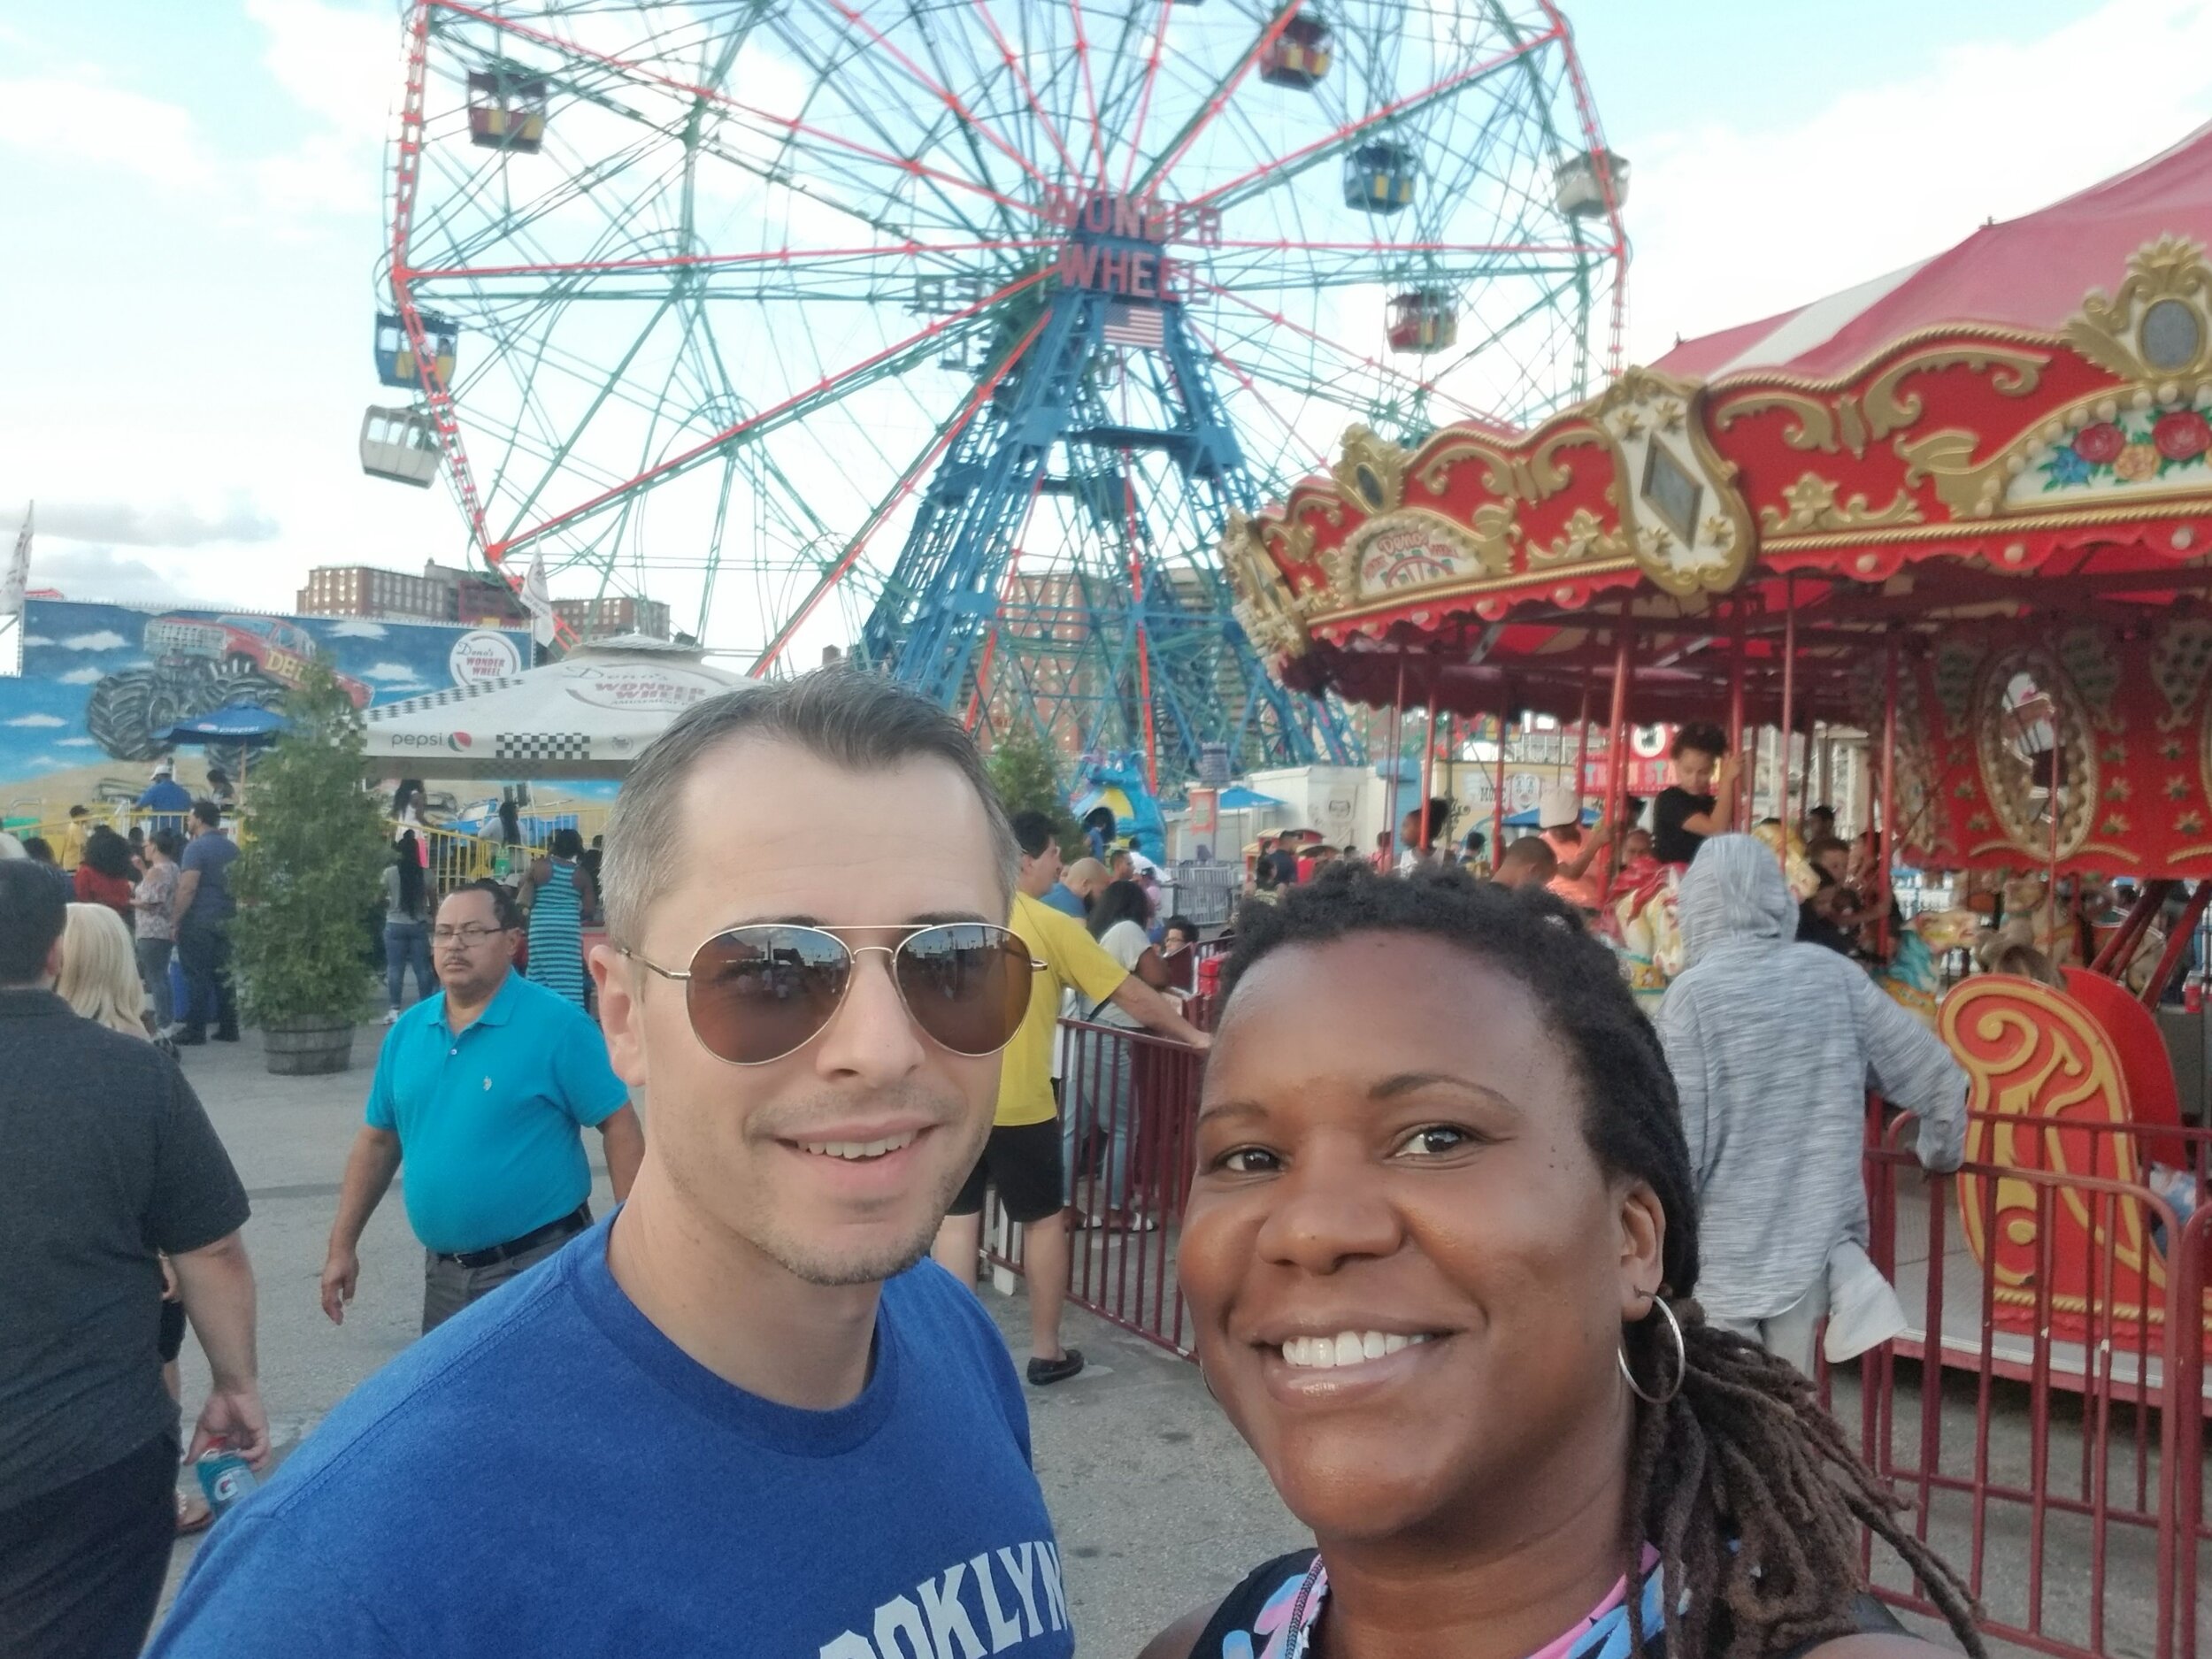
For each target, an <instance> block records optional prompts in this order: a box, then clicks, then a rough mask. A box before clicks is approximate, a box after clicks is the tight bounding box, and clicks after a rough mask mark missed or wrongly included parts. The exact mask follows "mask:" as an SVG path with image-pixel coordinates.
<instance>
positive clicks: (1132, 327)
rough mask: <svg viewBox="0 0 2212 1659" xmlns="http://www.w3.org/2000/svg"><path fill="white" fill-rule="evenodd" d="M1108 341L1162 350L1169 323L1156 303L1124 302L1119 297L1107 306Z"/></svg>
mask: <svg viewBox="0 0 2212 1659" xmlns="http://www.w3.org/2000/svg"><path fill="white" fill-rule="evenodd" d="M1106 343H1107V344H1108V345H1110V346H1135V347H1138V348H1139V349H1141V350H1145V351H1159V350H1163V349H1165V347H1166V345H1167V325H1166V324H1165V323H1164V321H1163V320H1162V319H1161V317H1160V313H1159V311H1158V308H1157V307H1155V306H1151V305H1124V304H1122V303H1120V302H1118V301H1116V302H1115V303H1112V304H1110V305H1109V306H1107V308H1106Z"/></svg>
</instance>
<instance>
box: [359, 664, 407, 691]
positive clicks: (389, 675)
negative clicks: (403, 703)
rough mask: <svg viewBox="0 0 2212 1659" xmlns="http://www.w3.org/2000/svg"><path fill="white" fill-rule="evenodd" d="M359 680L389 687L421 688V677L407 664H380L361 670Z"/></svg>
mask: <svg viewBox="0 0 2212 1659" xmlns="http://www.w3.org/2000/svg"><path fill="white" fill-rule="evenodd" d="M359 678H361V679H363V680H375V681H376V682H377V683H378V684H379V685H382V686H387V687H398V686H419V685H420V684H421V683H422V680H421V677H420V676H419V674H418V673H417V672H415V670H414V669H412V668H411V667H409V666H408V665H407V664H405V663H379V664H376V665H375V666H374V667H373V668H365V669H363V670H361V672H360V675H359Z"/></svg>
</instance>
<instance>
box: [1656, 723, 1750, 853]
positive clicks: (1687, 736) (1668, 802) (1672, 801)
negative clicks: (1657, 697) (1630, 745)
mask: <svg viewBox="0 0 2212 1659" xmlns="http://www.w3.org/2000/svg"><path fill="white" fill-rule="evenodd" d="M1738 769H1739V762H1738V760H1737V758H1736V757H1735V756H1733V755H1732V754H1730V753H1729V752H1728V740H1727V739H1726V738H1725V737H1724V736H1722V735H1721V730H1720V727H1718V726H1684V727H1683V728H1682V729H1681V730H1680V731H1679V732H1678V733H1675V739H1674V781H1673V782H1672V783H1671V784H1669V785H1668V786H1667V787H1665V788H1663V789H1662V790H1661V791H1660V792H1659V798H1658V799H1657V800H1656V801H1655V802H1653V803H1652V807H1651V843H1652V852H1653V854H1654V856H1656V857H1657V858H1658V860H1659V862H1660V863H1661V864H1685V865H1686V864H1689V863H1690V862H1691V860H1693V859H1694V858H1695V857H1696V856H1697V849H1699V848H1701V847H1702V846H1703V845H1705V838H1706V837H1707V836H1708V835H1725V834H1726V833H1728V827H1729V825H1730V824H1731V823H1732V822H1733V821H1734V817H1735V811H1736V787H1735V785H1736V774H1737V771H1738Z"/></svg>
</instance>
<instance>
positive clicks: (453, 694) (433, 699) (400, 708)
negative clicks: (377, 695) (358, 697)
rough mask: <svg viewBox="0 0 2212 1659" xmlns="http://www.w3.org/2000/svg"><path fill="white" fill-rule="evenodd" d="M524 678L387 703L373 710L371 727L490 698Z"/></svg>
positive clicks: (513, 676)
mask: <svg viewBox="0 0 2212 1659" xmlns="http://www.w3.org/2000/svg"><path fill="white" fill-rule="evenodd" d="M521 683H522V677H521V676H520V675H519V674H510V675H508V676H507V678H505V679H504V680H478V681H476V682H475V683H474V684H473V685H468V686H449V687H447V688H446V689H445V690H443V691H427V692H425V693H424V694H423V695H421V696H419V697H409V698H407V699H406V700H405V701H404V702H401V703H384V704H382V705H380V707H377V708H373V709H371V710H369V712H368V721H369V724H370V725H371V726H374V725H376V724H378V723H379V722H380V721H383V720H396V719H398V718H400V717H401V716H402V715H406V714H419V713H421V712H422V711H423V710H426V709H442V708H444V707H445V706H446V704H448V703H465V702H466V701H468V699H469V698H471V697H488V696H489V695H491V694H492V693H493V692H495V691H504V690H506V689H507V687H510V686H519V685H520V684H521Z"/></svg>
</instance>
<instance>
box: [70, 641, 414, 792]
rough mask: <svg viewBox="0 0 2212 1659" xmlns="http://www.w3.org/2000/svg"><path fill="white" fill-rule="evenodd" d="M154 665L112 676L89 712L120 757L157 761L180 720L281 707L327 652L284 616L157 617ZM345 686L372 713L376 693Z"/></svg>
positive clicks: (96, 690) (151, 653) (103, 743)
mask: <svg viewBox="0 0 2212 1659" xmlns="http://www.w3.org/2000/svg"><path fill="white" fill-rule="evenodd" d="M144 643H145V652H146V656H147V657H149V658H150V665H149V666H147V667H143V668H129V669H125V670H123V671H121V672H118V673H111V674H108V675H106V676H104V678H103V679H101V680H99V681H98V682H97V683H96V685H94V687H92V695H91V698H90V700H89V701H88V703H87V704H86V707H85V730H86V731H87V732H88V733H90V734H91V736H92V738H93V739H94V741H96V742H97V743H98V744H99V746H100V747H101V748H102V749H104V750H106V751H107V753H108V754H109V755H111V756H112V757H114V758H115V759H117V760H151V759H152V758H153V757H155V756H157V755H158V754H160V753H161V752H162V750H163V749H164V747H165V746H164V745H163V744H162V743H161V742H160V741H157V735H156V734H157V733H161V732H165V731H166V730H168V728H169V727H171V726H174V725H175V724H176V723H177V722H178V721H180V720H190V719H195V718H198V717H199V716H201V715H203V714H210V713H212V712H213V711H214V710H217V709H221V708H227V707H231V706H234V705H237V704H246V705H250V706H251V707H254V708H261V709H277V708H280V707H282V706H283V703H284V694H285V693H286V692H288V691H290V690H292V689H293V688H294V687H296V686H298V685H299V683H300V680H301V677H302V676H303V673H304V672H305V671H306V668H307V665H308V664H310V663H311V662H313V661H314V660H315V659H316V658H317V657H320V656H322V655H323V652H322V650H321V648H320V647H319V645H318V644H317V642H316V641H315V639H314V638H313V636H312V635H311V634H308V632H307V631H306V630H305V629H304V628H302V627H300V626H298V625H297V624H296V623H292V622H288V621H286V620H285V619H284V618H281V617H236V616H229V617H212V618H210V617H195V616H188V615H169V616H160V617H155V618H151V619H150V620H149V621H148V622H147V624H146V632H145V641H144ZM338 683H339V685H340V686H341V687H343V688H344V690H345V693H346V695H348V696H349V697H350V698H352V699H353V704H354V707H356V708H365V707H366V706H367V704H368V702H369V699H370V696H371V695H372V688H371V687H368V686H367V685H365V684H364V683H363V682H361V681H360V680H354V679H351V678H349V677H348V676H346V675H344V674H340V675H339V676H338Z"/></svg>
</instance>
